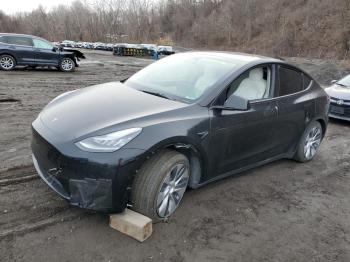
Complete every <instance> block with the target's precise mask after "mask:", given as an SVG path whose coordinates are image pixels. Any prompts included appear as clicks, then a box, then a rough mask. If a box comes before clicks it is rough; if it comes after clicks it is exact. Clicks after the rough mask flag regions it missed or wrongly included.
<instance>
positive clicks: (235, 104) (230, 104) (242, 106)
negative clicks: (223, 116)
mask: <svg viewBox="0 0 350 262" xmlns="http://www.w3.org/2000/svg"><path fill="white" fill-rule="evenodd" d="M212 109H219V110H239V111H248V110H249V109H250V103H249V100H247V99H245V98H243V97H240V96H235V95H231V96H230V97H229V98H228V99H227V100H226V102H225V103H224V105H223V106H213V107H212Z"/></svg>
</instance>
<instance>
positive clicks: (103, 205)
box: [33, 155, 113, 211]
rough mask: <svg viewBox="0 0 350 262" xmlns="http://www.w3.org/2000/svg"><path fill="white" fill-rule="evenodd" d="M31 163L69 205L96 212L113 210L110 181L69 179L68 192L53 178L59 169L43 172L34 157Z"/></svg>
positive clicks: (58, 172)
mask: <svg viewBox="0 0 350 262" xmlns="http://www.w3.org/2000/svg"><path fill="white" fill-rule="evenodd" d="M33 163H34V167H35V169H36V171H37V172H38V174H39V176H40V177H41V178H42V179H43V180H44V181H45V182H46V184H47V185H48V186H49V187H51V189H53V190H54V191H55V192H56V193H57V194H59V195H60V196H61V197H62V198H64V199H66V200H67V201H68V202H69V203H70V204H71V205H73V206H78V207H81V208H86V209H91V210H97V211H108V210H111V209H112V208H113V205H112V180H111V179H92V178H84V179H69V182H68V184H69V186H68V188H69V190H66V189H65V187H64V186H63V184H62V183H61V182H60V180H59V179H58V178H56V177H55V176H58V175H60V173H61V171H60V169H57V168H52V169H51V170H49V171H48V172H45V171H43V170H42V168H41V167H40V166H39V163H38V161H37V159H36V158H35V156H34V155H33Z"/></svg>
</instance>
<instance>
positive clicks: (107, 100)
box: [39, 82, 188, 140]
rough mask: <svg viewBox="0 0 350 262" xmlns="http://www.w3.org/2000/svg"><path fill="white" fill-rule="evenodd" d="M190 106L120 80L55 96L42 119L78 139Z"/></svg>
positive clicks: (55, 129)
mask: <svg viewBox="0 0 350 262" xmlns="http://www.w3.org/2000/svg"><path fill="white" fill-rule="evenodd" d="M186 106H188V104H185V103H181V102H177V101H172V100H168V99H165V98H161V97H157V96H154V95H150V94H146V93H144V92H140V91H138V90H135V89H133V88H130V87H127V86H126V85H124V84H122V83H120V82H112V83H106V84H101V85H96V86H92V87H88V88H84V89H80V90H77V91H73V92H71V93H68V94H66V95H65V94H64V95H62V96H61V97H58V98H57V99H54V100H53V101H52V102H51V103H50V104H48V105H47V106H46V107H45V108H44V110H43V111H42V112H41V113H40V116H39V117H40V120H41V122H42V123H43V125H44V126H46V127H47V128H49V129H50V130H51V131H52V132H54V133H56V134H58V135H60V136H61V137H62V136H64V138H65V139H70V140H71V139H73V140H74V139H76V138H81V137H82V136H85V135H89V134H91V133H93V132H96V131H98V130H101V129H104V128H108V127H111V126H114V125H118V124H121V123H124V122H128V121H132V120H135V119H140V118H143V117H147V116H150V115H155V114H158V113H164V112H166V111H172V110H176V109H179V108H183V107H186Z"/></svg>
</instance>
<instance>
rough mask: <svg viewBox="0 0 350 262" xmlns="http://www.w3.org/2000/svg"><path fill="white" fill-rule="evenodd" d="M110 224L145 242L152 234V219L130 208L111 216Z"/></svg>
mask: <svg viewBox="0 0 350 262" xmlns="http://www.w3.org/2000/svg"><path fill="white" fill-rule="evenodd" d="M109 225H110V227H111V228H114V229H116V230H118V231H120V232H122V233H123V234H126V235H128V236H131V237H133V238H135V239H136V240H138V241H140V242H143V241H145V240H146V239H147V238H149V237H150V236H151V235H152V219H150V218H149V217H146V216H144V215H141V214H140V213H137V212H135V211H132V210H130V209H125V211H124V212H123V213H121V214H114V215H110V216H109Z"/></svg>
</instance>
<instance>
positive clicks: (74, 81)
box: [0, 52, 350, 262]
mask: <svg viewBox="0 0 350 262" xmlns="http://www.w3.org/2000/svg"><path fill="white" fill-rule="evenodd" d="M87 55H88V59H87V60H86V61H84V62H83V63H82V65H81V67H80V68H79V69H78V70H77V71H76V72H75V73H73V74H65V73H60V72H57V71H54V70H25V69H18V70H15V71H13V72H3V71H0V134H1V135H0V261H60V262H61V261H130V262H131V261H247V262H248V261H249V262H250V261H283V262H285V261H344V262H345V261H346V262H347V261H350V202H349V197H350V146H349V141H350V123H347V122H342V121H331V122H330V125H329V129H328V132H327V135H326V138H325V140H324V142H323V144H322V146H321V148H320V152H319V154H318V156H317V157H316V159H315V160H314V161H312V162H310V163H307V164H298V163H295V162H293V161H289V160H282V161H278V162H276V163H272V164H269V165H266V166H263V167H260V168H256V169H253V170H251V171H248V172H245V173H243V174H241V175H239V176H235V177H231V178H228V179H224V180H221V181H219V182H216V183H213V184H210V185H208V186H205V187H203V188H201V189H198V190H189V191H188V192H187V193H186V194H185V197H184V200H183V203H182V205H181V207H180V208H179V210H178V211H177V212H176V214H175V215H174V216H173V217H172V218H171V220H170V221H169V222H168V223H161V224H156V225H154V233H153V235H152V237H151V238H150V239H149V240H147V241H146V242H144V243H143V244H139V243H138V242H136V241H134V240H133V239H130V238H128V237H127V236H124V235H122V234H120V233H118V232H117V231H114V230H112V229H110V228H109V226H108V217H107V216H105V215H100V214H94V213H91V212H87V211H84V210H80V209H78V208H73V207H70V206H68V205H67V204H66V203H65V202H64V201H63V200H61V199H60V198H59V197H58V196H57V195H56V194H55V193H53V192H52V191H51V190H50V189H49V188H48V187H47V186H46V185H45V184H44V183H43V182H42V181H41V180H39V179H37V176H36V175H35V172H34V171H33V169H32V165H31V158H30V148H29V144H30V136H31V133H30V123H31V122H32V121H33V120H34V118H35V117H36V115H37V114H38V113H39V112H40V110H41V108H42V107H43V106H44V105H45V104H47V103H48V102H49V101H50V100H51V99H52V98H54V97H55V96H57V95H59V94H60V93H62V92H65V91H68V90H74V89H77V88H83V87H85V86H88V85H93V84H98V83H104V82H109V81H116V80H121V79H123V78H125V77H128V76H129V75H131V74H132V73H133V72H135V71H137V70H139V69H141V68H142V67H143V66H145V65H147V64H149V63H150V62H152V61H151V60H147V59H136V58H121V57H113V56H112V55H111V54H110V53H108V52H89V53H88V54H87ZM288 60H289V61H291V62H293V63H296V64H298V65H300V66H301V67H303V68H305V69H306V70H307V71H309V72H310V73H311V74H312V75H314V76H315V77H316V78H317V79H318V80H319V81H320V82H321V83H322V84H324V85H326V84H327V83H329V81H330V80H332V79H333V78H338V77H340V76H341V75H343V74H344V73H346V71H347V70H348V69H349V68H347V67H346V64H345V63H344V62H341V61H323V60H306V59H300V58H289V59H288ZM23 177H24V178H25V181H24V182H21V183H15V182H16V181H15V180H14V179H18V178H19V179H20V180H21V179H23ZM17 182H18V181H17Z"/></svg>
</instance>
